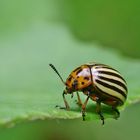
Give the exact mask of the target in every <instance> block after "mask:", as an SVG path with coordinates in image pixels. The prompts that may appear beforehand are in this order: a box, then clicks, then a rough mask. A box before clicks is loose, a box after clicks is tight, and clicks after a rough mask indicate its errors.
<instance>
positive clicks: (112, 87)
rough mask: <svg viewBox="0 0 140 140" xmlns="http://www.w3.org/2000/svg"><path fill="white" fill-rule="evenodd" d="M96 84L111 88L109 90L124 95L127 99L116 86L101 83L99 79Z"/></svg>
mask: <svg viewBox="0 0 140 140" xmlns="http://www.w3.org/2000/svg"><path fill="white" fill-rule="evenodd" d="M96 82H97V83H98V84H100V85H102V86H104V87H106V88H109V89H111V90H114V91H116V92H118V93H120V94H121V95H123V96H124V97H125V98H126V94H125V93H124V92H123V91H122V90H121V89H119V88H117V87H115V86H112V85H109V84H107V83H105V82H102V81H100V80H98V79H96Z"/></svg>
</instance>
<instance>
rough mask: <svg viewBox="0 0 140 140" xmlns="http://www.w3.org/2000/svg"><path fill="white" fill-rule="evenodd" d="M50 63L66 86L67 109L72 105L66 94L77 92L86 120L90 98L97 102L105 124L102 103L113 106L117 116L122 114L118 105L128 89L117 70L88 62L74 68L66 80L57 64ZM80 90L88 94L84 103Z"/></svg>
mask: <svg viewBox="0 0 140 140" xmlns="http://www.w3.org/2000/svg"><path fill="white" fill-rule="evenodd" d="M49 65H50V66H51V68H52V69H53V70H54V71H55V72H56V73H57V74H58V76H59V78H60V79H61V81H62V82H63V83H64V85H65V86H66V88H65V89H64V91H63V94H62V95H63V100H64V103H65V108H66V109H67V110H69V109H70V107H69V104H68V102H67V100H66V98H65V95H66V94H71V95H72V96H73V93H74V92H76V94H77V99H78V101H77V103H78V104H79V105H81V109H82V117H83V120H85V111H86V105H87V103H88V100H89V99H91V100H93V101H95V102H96V112H97V113H98V114H99V116H100V119H101V120H102V124H104V116H103V114H102V110H101V103H104V104H106V105H109V106H111V107H112V110H113V111H115V112H116V118H118V117H119V116H120V112H119V110H118V109H117V107H118V106H122V105H123V104H124V102H125V101H126V99H127V92H128V90H127V83H126V81H125V80H124V78H123V77H122V75H121V74H120V73H119V72H118V71H117V70H115V69H114V68H112V67H110V66H108V65H105V64H100V63H95V62H92V63H86V64H83V65H81V66H79V67H77V68H76V69H74V70H73V71H72V72H71V73H70V75H69V76H68V78H67V79H66V82H64V80H63V78H62V77H61V75H60V74H59V72H58V71H57V69H56V68H55V66H54V65H53V64H49ZM78 92H83V93H84V94H85V95H86V96H87V98H86V100H85V102H84V103H82V101H81V99H80V96H79V93H78Z"/></svg>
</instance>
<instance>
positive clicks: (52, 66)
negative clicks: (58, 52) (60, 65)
mask: <svg viewBox="0 0 140 140" xmlns="http://www.w3.org/2000/svg"><path fill="white" fill-rule="evenodd" d="M49 66H50V67H51V68H52V69H53V70H54V71H55V72H56V73H57V75H58V76H59V78H60V79H61V81H62V83H63V84H64V85H65V82H64V80H63V78H62V77H61V75H60V74H59V72H58V71H57V69H56V68H55V66H54V65H53V64H49Z"/></svg>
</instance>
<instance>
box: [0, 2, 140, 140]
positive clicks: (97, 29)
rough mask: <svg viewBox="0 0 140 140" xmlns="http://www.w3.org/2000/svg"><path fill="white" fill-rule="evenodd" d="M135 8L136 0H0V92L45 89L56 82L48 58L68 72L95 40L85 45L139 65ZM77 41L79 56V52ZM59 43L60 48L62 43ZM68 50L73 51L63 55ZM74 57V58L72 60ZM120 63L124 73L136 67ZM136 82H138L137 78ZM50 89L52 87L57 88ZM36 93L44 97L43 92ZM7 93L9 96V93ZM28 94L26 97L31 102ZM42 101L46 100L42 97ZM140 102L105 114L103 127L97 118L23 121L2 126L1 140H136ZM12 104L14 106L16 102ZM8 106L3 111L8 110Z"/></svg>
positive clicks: (139, 33)
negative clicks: (115, 116) (117, 115)
mask: <svg viewBox="0 0 140 140" xmlns="http://www.w3.org/2000/svg"><path fill="white" fill-rule="evenodd" d="M139 7H140V2H139V1H138V0H133V1H130V0H128V1H121V0H118V1H111V0H106V1H104V0H98V1H97V0H95V1H93V0H87V1H84V0H34V1H33V0H24V1H23V0H21V1H18V0H12V1H10V0H0V58H1V60H0V66H1V70H0V76H1V77H0V79H1V80H0V84H1V85H0V88H1V89H0V94H1V95H3V98H6V96H4V95H5V93H8V95H10V93H13V92H17V93H18V92H20V93H22V92H27V94H28V93H29V92H30V91H31V92H36V93H37V92H44V93H45V92H46V91H47V89H46V87H47V88H49V86H50V85H51V84H53V83H54V85H57V86H59V84H58V83H59V81H57V80H56V81H54V79H56V77H55V76H54V75H51V74H52V73H51V74H50V71H47V70H48V69H47V67H48V66H47V65H48V63H50V62H54V63H55V64H57V66H58V67H60V70H61V71H62V72H63V71H64V70H63V68H68V69H69V70H66V71H64V72H63V75H64V76H65V77H66V76H67V74H68V72H70V70H72V68H74V66H76V65H79V64H81V62H87V61H90V60H92V59H93V58H94V57H92V54H90V53H89V51H87V52H88V54H89V56H88V54H87V52H86V50H88V47H93V51H94V45H89V44H91V43H95V44H99V45H97V47H98V46H99V48H101V49H102V50H103V51H104V52H105V53H108V54H109V56H110V55H111V54H110V53H112V55H113V53H114V52H115V54H116V53H117V54H120V55H118V56H119V57H120V63H121V59H125V60H126V61H129V60H133V61H136V62H138V64H139V58H140V47H139V46H140V41H139V37H140V26H139V25H140V8H139ZM59 30H60V31H59ZM62 31H63V32H68V33H69V35H67V34H66V35H67V36H66V37H65V34H63V33H62V34H58V32H62ZM56 37H58V38H56ZM67 38H69V41H67ZM71 40H72V41H73V40H74V41H76V42H77V44H78V45H75V43H71ZM55 42H56V43H55ZM57 43H58V44H59V45H58V46H57ZM80 44H81V46H82V47H81V50H82V54H83V55H80V56H79V55H78V53H79V52H80V49H79V46H80ZM83 44H84V45H83ZM61 45H62V46H63V47H60V46H61ZM71 45H73V47H71ZM52 46H53V47H52ZM64 46H65V48H64ZM76 46H78V47H77V48H76ZM85 46H88V47H87V48H86V47H85ZM83 49H85V52H86V53H84V52H83ZM67 50H71V52H68V53H67V54H66V53H65V52H66V51H67ZM77 50H78V51H79V52H78V51H77ZM108 50H109V52H108ZM45 51H47V52H45ZM95 52H96V47H95ZM97 52H98V51H97ZM104 52H102V53H101V54H103V53H104ZM91 53H92V52H91ZM68 54H69V55H68ZM46 55H47V56H46ZM97 56H98V58H97V60H100V61H101V60H102V61H105V62H108V63H109V64H114V62H113V61H112V60H111V59H109V58H104V57H102V56H101V59H100V53H99V55H98V54H97ZM19 58H20V59H19ZM88 58H89V59H88ZM75 59H76V62H75V63H74V65H73V61H74V60H75ZM108 60H109V61H108ZM42 61H43V62H42ZM78 61H79V63H78ZM133 61H132V62H133ZM32 63H33V65H32ZM36 63H37V65H36ZM39 64H40V65H39ZM62 64H64V66H63V65H62ZM30 65H32V67H30ZM24 66H25V67H24ZM26 66H27V67H26ZM114 66H115V64H114ZM130 66H131V63H130ZM121 67H122V66H121ZM124 67H125V66H123V68H124ZM123 68H122V71H123V73H125V72H126V73H129V72H132V73H133V72H135V70H134V69H132V71H131V69H129V70H128V72H127V70H126V69H123ZM28 71H29V73H28ZM45 72H46V73H47V74H48V73H49V74H48V76H49V77H48V79H47V77H44V73H45ZM13 73H14V74H13ZM42 73H43V74H42ZM15 75H16V77H15ZM20 75H22V78H20ZM35 75H37V76H36V77H35ZM51 76H54V79H51ZM24 77H25V78H24ZM27 77H28V79H26V78H27ZM5 78H7V79H5ZM35 79H38V80H35ZM45 79H46V80H45ZM132 80H133V77H132ZM50 83H51V84H50ZM135 84H136V85H138V83H135ZM34 85H37V86H34ZM60 85H61V84H60ZM62 88H63V86H61V87H59V88H58V89H60V90H59V91H61V90H62ZM49 91H51V92H54V91H55V87H54V89H49ZM40 96H41V97H42V98H43V97H45V96H44V94H41V95H40ZM8 98H9V97H8ZM10 98H12V97H11V95H10ZM23 98H24V95H23ZM60 98H61V97H60ZM30 99H31V97H30ZM30 99H29V100H27V101H28V102H30ZM44 99H45V98H44ZM31 100H32V99H31ZM1 101H2V99H1ZM60 101H62V100H60ZM28 102H27V104H28ZM34 102H36V101H34ZM42 102H43V103H44V102H45V101H43V100H42ZM20 105H21V104H20ZM44 105H45V104H44ZM139 106H140V103H137V104H134V105H132V106H129V107H128V108H126V109H125V110H124V111H123V112H122V113H121V117H120V119H119V120H118V121H115V120H111V119H108V120H107V121H106V124H105V126H101V123H100V121H89V122H84V123H83V122H82V121H81V120H80V119H77V120H76V119H75V120H44V121H40V120H38V121H33V122H24V123H21V124H18V125H16V126H14V127H12V128H5V127H2V128H1V129H0V139H1V140H18V139H21V140H22V139H23V140H25V139H31V140H47V139H48V140H55V139H61V140H66V139H67V140H73V139H81V140H82V139H83V140H84V139H94V140H100V139H104V140H112V139H113V140H118V139H119V140H121V139H123V140H125V139H127V140H130V139H135V140H137V139H139V137H140V133H139V130H140V121H139V117H140V109H139ZM11 107H12V108H13V109H14V106H11ZM21 107H22V106H21ZM24 107H25V108H26V106H24ZM27 108H28V106H27ZM44 108H45V106H44ZM0 110H2V106H1V109H0ZM7 110H8V109H7ZM7 110H6V111H5V112H8V111H7ZM13 114H14V113H13Z"/></svg>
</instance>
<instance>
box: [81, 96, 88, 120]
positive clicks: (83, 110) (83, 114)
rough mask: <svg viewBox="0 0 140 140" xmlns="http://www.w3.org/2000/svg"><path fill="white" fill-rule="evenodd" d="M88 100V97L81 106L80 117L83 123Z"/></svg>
mask: <svg viewBox="0 0 140 140" xmlns="http://www.w3.org/2000/svg"><path fill="white" fill-rule="evenodd" d="M88 99H89V95H88V97H87V98H86V100H85V102H84V104H82V117H83V121H85V111H86V105H87V102H88Z"/></svg>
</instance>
